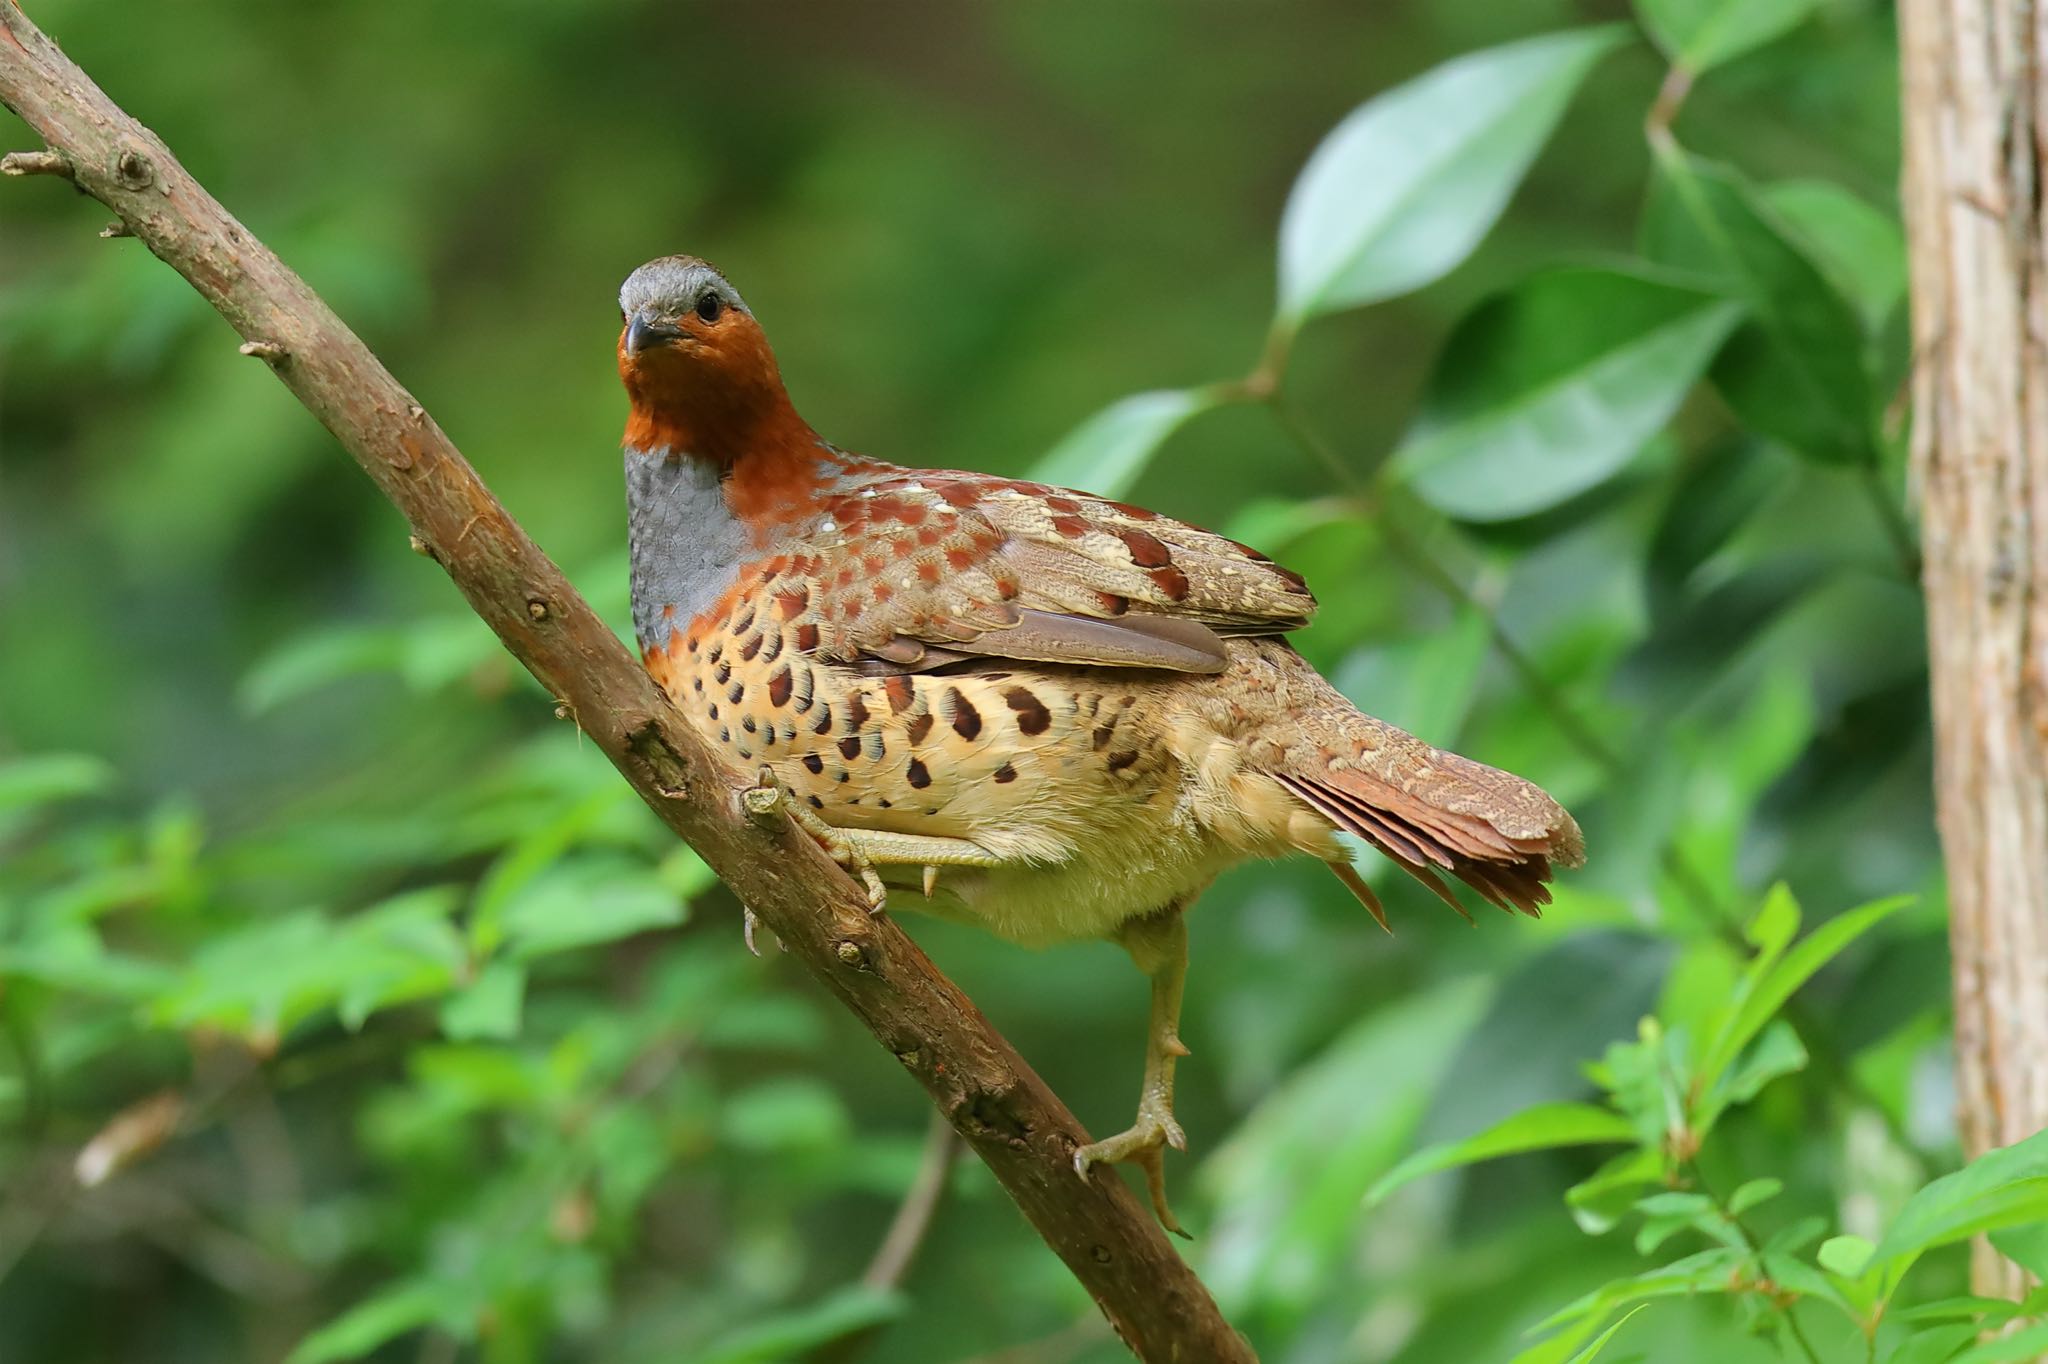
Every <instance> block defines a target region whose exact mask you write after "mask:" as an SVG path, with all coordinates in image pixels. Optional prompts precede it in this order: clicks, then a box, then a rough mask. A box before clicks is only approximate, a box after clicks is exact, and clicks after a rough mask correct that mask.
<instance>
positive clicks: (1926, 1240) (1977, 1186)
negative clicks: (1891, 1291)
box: [1874, 1132, 2048, 1263]
mask: <svg viewBox="0 0 2048 1364" xmlns="http://www.w3.org/2000/svg"><path fill="white" fill-rule="evenodd" d="M2039 1221H2048V1132H2037V1133H2035V1134H2034V1135H2033V1136H2031V1137H2028V1138H2027V1139H2026V1140H2025V1141H2020V1142H2015V1143H2014V1144H2013V1145H2011V1146H2005V1147H2001V1148H1999V1149H1998V1150H1996V1151H1987V1152H1985V1153H1984V1154H1983V1155H1981V1156H1979V1157H1977V1159H1975V1160H1973V1161H1971V1162H1970V1163H1969V1164H1968V1165H1965V1166H1964V1167H1963V1168H1962V1169H1960V1170H1957V1171H1956V1172H1955V1173H1953V1174H1948V1175H1943V1176H1942V1177H1941V1178H1940V1179H1937V1180H1935V1181H1933V1182H1932V1183H1930V1184H1928V1185H1927V1186H1926V1187H1925V1188H1923V1189H1921V1190H1920V1192H1918V1193H1916V1194H1914V1195H1913V1196H1912V1198H1910V1199H1908V1200H1907V1201H1906V1206H1905V1207H1903V1208H1901V1209H1899V1215H1898V1216H1897V1217H1895V1218H1893V1219H1892V1223H1891V1225H1890V1226H1889V1227H1888V1228H1886V1230H1885V1234H1884V1238H1883V1239H1882V1240H1880V1241H1879V1242H1878V1245H1877V1250H1876V1251H1875V1252H1874V1258H1875V1259H1876V1260H1878V1261H1903V1262H1907V1263H1910V1262H1911V1260H1912V1259H1913V1258H1914V1257H1916V1256H1918V1255H1919V1254H1920V1253H1921V1252H1922V1251H1925V1250H1928V1249H1930V1248H1932V1247H1934V1246H1941V1245H1947V1244H1949V1243H1950V1242H1952V1241H1960V1240H1963V1239H1965V1238H1967V1237H1970V1236H1976V1235H1980V1234H1982V1233H1984V1232H1989V1231H1996V1230H1999V1229H2001V1228H2004V1227H2014V1226H2020V1225H2022V1224H2024V1223H2028V1222H2039Z"/></svg>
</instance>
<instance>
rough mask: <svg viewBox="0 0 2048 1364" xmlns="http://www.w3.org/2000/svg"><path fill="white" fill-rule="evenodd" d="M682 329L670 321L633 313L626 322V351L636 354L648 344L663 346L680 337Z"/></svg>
mask: <svg viewBox="0 0 2048 1364" xmlns="http://www.w3.org/2000/svg"><path fill="white" fill-rule="evenodd" d="M682 334H683V329H682V328H681V327H678V326H676V325H675V324H674V323H672V322H657V321H654V320H652V319H650V318H648V317H646V316H644V315H642V314H640V313H634V314H633V317H632V320H631V321H629V322H628V323H626V353H627V354H628V355H638V354H639V353H640V352H641V351H643V350H646V349H647V348H648V347H649V346H665V345H667V344H668V343H669V342H671V341H675V340H678V339H680V338H681V337H682Z"/></svg>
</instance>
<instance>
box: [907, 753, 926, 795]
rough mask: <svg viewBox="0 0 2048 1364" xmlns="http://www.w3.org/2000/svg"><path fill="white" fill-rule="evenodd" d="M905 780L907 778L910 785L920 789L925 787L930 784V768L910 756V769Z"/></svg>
mask: <svg viewBox="0 0 2048 1364" xmlns="http://www.w3.org/2000/svg"><path fill="white" fill-rule="evenodd" d="M906 780H908V781H909V782H910V784H911V785H912V786H914V787H916V788H917V789H918V790H920V791H922V790H924V788H925V787H927V786H930V785H931V784H932V772H931V769H930V768H928V767H926V766H925V765H924V764H923V763H921V762H919V761H918V760H917V759H915V758H912V759H911V760H910V771H909V774H908V776H907V777H906Z"/></svg>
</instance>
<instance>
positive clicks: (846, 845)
mask: <svg viewBox="0 0 2048 1364" xmlns="http://www.w3.org/2000/svg"><path fill="white" fill-rule="evenodd" d="M740 799H741V802H742V803H743V804H744V805H745V806H746V808H747V811H748V813H750V814H752V815H753V816H754V817H755V818H757V819H772V818H774V816H775V814H776V813H777V812H778V811H782V812H786V813H787V814H788V815H789V817H790V818H791V819H793V820H795V821H796V822H797V827H798V828H800V829H802V830H803V831H804V832H805V833H807V834H809V835H810V836H811V837H812V838H815V839H817V840H818V842H819V843H820V844H821V845H823V847H824V849H825V851H826V852H828V853H830V854H831V855H832V860H833V861H835V862H837V863H838V864H839V865H840V866H842V867H844V868H846V869H847V870H848V871H849V872H852V873H853V874H854V875H856V876H858V877H859V878H860V879H861V881H862V883H863V884H864V885H866V887H867V891H868V908H869V909H870V910H873V911H874V912H876V913H880V912H881V909H882V906H883V903H884V902H885V900H886V898H887V891H886V890H885V889H884V887H883V885H882V878H881V876H880V874H878V873H877V872H876V871H875V868H876V867H887V866H898V867H923V868H924V893H925V896H926V898H930V896H931V893H932V891H933V890H934V889H936V888H937V885H938V879H939V868H940V867H996V866H1001V865H1002V861H1003V859H1002V858H1000V857H997V856H996V855H995V854H994V853H992V852H990V851H989V850H988V849H986V848H984V847H982V846H981V845H980V844H979V843H975V842H973V841H971V840H969V839H965V838H942V837H939V836H937V835H932V834H900V833H895V832H893V831H891V830H888V829H842V828H839V827H838V826H837V825H833V824H827V823H826V822H825V821H824V820H823V819H821V818H819V817H818V814H817V812H816V811H814V810H809V809H806V808H805V807H804V806H803V805H801V804H799V803H798V802H796V801H793V800H789V799H786V798H785V793H784V788H783V786H782V783H781V782H780V781H779V780H777V778H776V776H775V772H774V770H773V769H772V768H767V767H763V768H762V769H761V774H760V780H759V782H758V784H757V785H754V786H750V787H748V788H747V789H746V790H745V791H743V792H741V793H740Z"/></svg>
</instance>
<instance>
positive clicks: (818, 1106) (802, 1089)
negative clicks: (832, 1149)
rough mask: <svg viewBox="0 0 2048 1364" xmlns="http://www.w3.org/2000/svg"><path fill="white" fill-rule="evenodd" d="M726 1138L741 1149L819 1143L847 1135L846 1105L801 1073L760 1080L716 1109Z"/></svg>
mask: <svg viewBox="0 0 2048 1364" xmlns="http://www.w3.org/2000/svg"><path fill="white" fill-rule="evenodd" d="M719 1120H720V1123H721V1125H722V1126H723V1128H724V1132H725V1139H726V1140H727V1141H729V1142H731V1143H732V1144H733V1145H734V1146H736V1147H738V1148H740V1149H741V1150H743V1151H751V1152H762V1151H788V1150H793V1149H801V1148H806V1147H808V1148H823V1147H827V1146H830V1145H831V1144H833V1143H834V1142H837V1141H841V1140H843V1139H844V1138H845V1136H846V1134H847V1131H848V1128H849V1126H850V1123H849V1120H848V1119H847V1116H846V1105H845V1104H843V1103H841V1102H840V1099H839V1096H838V1095H837V1094H836V1093H834V1092H833V1091H832V1090H831V1088H830V1087H828V1086H827V1085H825V1084H824V1083H822V1082H821V1081H818V1080H814V1079H811V1078H808V1077H805V1076H796V1075H792V1076H787V1077H784V1078H781V1079H775V1080H764V1081H762V1082H761V1083H760V1084H757V1085H755V1086H753V1087H752V1088H751V1089H745V1090H742V1091H740V1092H739V1093H737V1094H735V1095H732V1096H731V1097H730V1098H728V1099H727V1100H726V1102H725V1105H724V1107H723V1109H722V1111H721V1112H720V1114H719Z"/></svg>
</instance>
